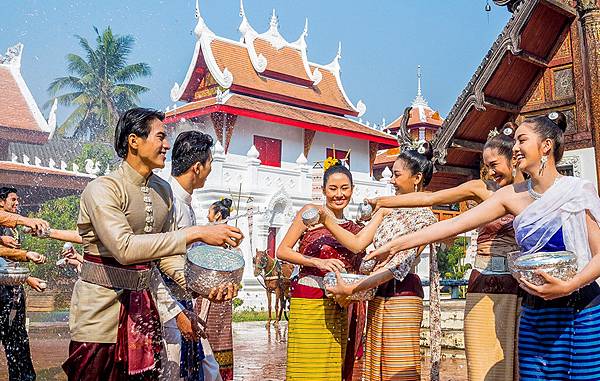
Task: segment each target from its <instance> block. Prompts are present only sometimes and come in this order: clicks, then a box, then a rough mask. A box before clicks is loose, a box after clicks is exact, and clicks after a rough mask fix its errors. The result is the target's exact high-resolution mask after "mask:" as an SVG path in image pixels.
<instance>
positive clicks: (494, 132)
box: [487, 127, 515, 140]
mask: <svg viewBox="0 0 600 381" xmlns="http://www.w3.org/2000/svg"><path fill="white" fill-rule="evenodd" d="M514 132H515V130H513V129H512V128H511V127H504V128H503V129H502V132H500V131H498V128H494V129H493V130H491V131H490V132H489V134H488V136H487V140H491V139H493V138H495V137H496V136H498V135H500V134H502V135H505V136H512V134H513V133H514Z"/></svg>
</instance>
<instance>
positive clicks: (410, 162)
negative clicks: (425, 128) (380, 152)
mask: <svg viewBox="0 0 600 381" xmlns="http://www.w3.org/2000/svg"><path fill="white" fill-rule="evenodd" d="M421 148H425V152H423V153H419V151H417V150H416V149H404V150H402V151H400V154H399V155H398V157H397V158H396V160H402V161H403V162H404V164H405V165H406V168H407V169H408V170H410V173H411V174H412V175H416V174H417V173H419V172H421V173H422V174H423V186H424V187H426V186H427V185H429V182H430V181H431V178H432V177H433V162H432V161H431V159H432V158H433V148H432V147H431V144H429V143H428V142H425V143H423V145H422V146H421Z"/></svg>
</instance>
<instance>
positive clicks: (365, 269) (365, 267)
mask: <svg viewBox="0 0 600 381" xmlns="http://www.w3.org/2000/svg"><path fill="white" fill-rule="evenodd" d="M377 263H378V261H377V259H375V258H373V259H367V260H364V259H363V260H362V262H360V267H359V268H358V272H359V273H361V274H366V275H369V274H371V272H373V269H374V268H375V265H377Z"/></svg>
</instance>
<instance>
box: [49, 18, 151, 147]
mask: <svg viewBox="0 0 600 381" xmlns="http://www.w3.org/2000/svg"><path fill="white" fill-rule="evenodd" d="M94 31H95V32H96V36H97V37H96V45H97V46H96V47H95V48H92V47H91V46H90V44H89V43H88V41H87V40H86V39H85V38H83V37H81V36H78V35H76V36H75V37H76V38H77V39H78V40H79V45H80V46H81V47H82V48H83V50H84V52H85V59H84V58H83V57H81V56H79V55H77V54H69V55H67V57H66V58H67V62H68V66H67V71H68V72H69V74H71V75H69V76H66V77H60V78H56V79H55V80H54V81H52V83H51V84H50V86H49V87H48V92H49V93H50V96H51V97H52V98H54V97H56V98H57V99H58V103H60V104H61V105H64V106H73V107H75V110H74V111H73V112H72V113H71V114H70V115H69V116H68V117H67V119H66V120H65V121H64V122H63V123H62V125H61V126H60V127H59V128H58V132H59V133H61V134H62V135H65V136H68V137H77V138H81V139H84V140H92V139H100V140H106V139H108V138H110V137H111V135H112V132H113V131H114V127H115V125H116V122H117V120H118V118H119V114H120V113H122V112H123V111H125V110H127V109H128V108H131V107H134V106H135V105H136V103H137V102H139V95H140V94H143V93H145V92H147V91H148V90H149V89H148V88H147V87H144V86H141V85H137V84H135V83H132V82H133V81H134V80H136V79H138V78H141V77H147V76H149V75H150V74H151V70H150V67H149V66H148V64H146V63H136V64H132V65H128V64H127V59H128V56H129V54H130V53H131V50H132V47H133V44H134V41H135V40H134V38H133V37H132V36H130V35H126V36H120V35H117V34H113V32H112V30H111V29H110V27H108V28H106V30H104V31H103V32H102V34H100V33H99V32H98V29H97V28H96V27H94ZM64 90H67V91H70V92H67V93H64V94H62V95H59V96H57V94H58V93H59V92H61V91H64ZM48 103H50V101H49V102H48Z"/></svg>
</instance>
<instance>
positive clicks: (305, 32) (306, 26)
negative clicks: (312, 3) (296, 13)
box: [304, 17, 308, 36]
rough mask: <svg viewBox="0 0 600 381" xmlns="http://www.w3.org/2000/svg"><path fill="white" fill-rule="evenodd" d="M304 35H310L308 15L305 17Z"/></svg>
mask: <svg viewBox="0 0 600 381" xmlns="http://www.w3.org/2000/svg"><path fill="white" fill-rule="evenodd" d="M304 35H305V36H306V35H308V17H307V18H306V19H304Z"/></svg>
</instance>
